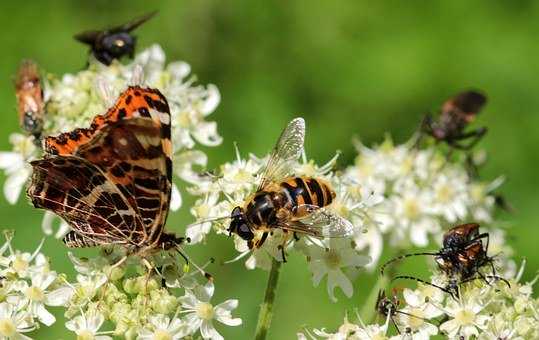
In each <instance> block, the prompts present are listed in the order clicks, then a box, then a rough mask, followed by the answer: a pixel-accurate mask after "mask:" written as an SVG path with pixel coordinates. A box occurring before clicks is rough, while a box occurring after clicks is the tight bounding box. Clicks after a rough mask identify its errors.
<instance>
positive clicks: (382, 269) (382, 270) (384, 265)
mask: <svg viewBox="0 0 539 340" xmlns="http://www.w3.org/2000/svg"><path fill="white" fill-rule="evenodd" d="M438 255H440V254H439V253H429V252H423V253H412V254H404V255H401V256H397V257H394V258H392V259H391V260H389V261H387V262H386V263H384V264H383V265H382V267H380V273H381V274H382V275H384V270H385V269H386V267H387V266H388V265H390V264H391V263H393V262H396V261H400V260H402V259H405V258H407V257H412V256H438Z"/></svg>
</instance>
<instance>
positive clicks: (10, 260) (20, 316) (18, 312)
mask: <svg viewBox="0 0 539 340" xmlns="http://www.w3.org/2000/svg"><path fill="white" fill-rule="evenodd" d="M5 234H6V242H5V243H4V244H3V245H2V247H0V277H1V279H0V282H1V285H0V297H1V299H0V301H2V302H0V338H1V339H30V338H29V337H27V336H25V335H24V334H23V333H28V332H31V331H33V330H35V329H37V328H39V327H40V324H43V325H45V326H50V325H52V324H53V323H54V322H55V321H56V318H55V317H54V315H52V314H51V313H50V312H49V310H48V308H49V307H51V306H63V305H65V304H66V303H67V301H69V299H70V298H71V296H72V294H73V291H72V289H71V288H70V287H69V285H68V283H67V281H66V279H65V276H64V275H62V274H58V273H56V272H55V271H53V270H51V269H50V266H49V260H48V259H47V258H46V257H45V256H44V255H43V254H42V253H41V245H42V244H40V245H39V246H38V247H37V249H36V250H35V251H34V252H33V253H27V252H20V251H18V250H15V249H13V247H12V245H11V240H12V235H11V233H10V232H5Z"/></svg>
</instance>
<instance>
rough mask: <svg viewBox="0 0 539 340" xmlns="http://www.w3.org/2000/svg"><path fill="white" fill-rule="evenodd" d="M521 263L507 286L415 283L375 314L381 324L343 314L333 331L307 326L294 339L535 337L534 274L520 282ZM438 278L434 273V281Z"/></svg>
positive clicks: (538, 326) (538, 330) (538, 331)
mask: <svg viewBox="0 0 539 340" xmlns="http://www.w3.org/2000/svg"><path fill="white" fill-rule="evenodd" d="M523 267H524V266H522V267H521V270H520V271H519V273H517V274H516V276H515V277H514V278H513V279H510V280H509V283H510V287H509V286H508V285H507V284H506V283H505V282H502V281H496V282H491V283H490V284H487V283H486V282H484V281H481V280H476V281H473V282H469V283H466V284H463V285H461V286H460V294H459V297H458V298H454V297H451V296H450V295H448V294H445V293H443V292H442V291H441V290H439V289H437V288H435V287H432V286H427V285H424V284H419V285H418V287H417V288H416V289H414V290H411V289H404V290H403V291H402V297H403V299H402V300H403V301H401V302H403V306H402V307H400V306H399V307H396V309H394V310H392V311H391V313H388V315H387V316H384V315H381V316H379V318H380V317H381V318H382V319H383V322H382V323H381V324H380V323H373V324H368V325H366V324H365V323H364V322H363V321H362V320H361V318H360V317H359V316H358V322H357V323H353V322H350V321H349V320H348V318H347V317H346V318H345V320H344V323H343V324H342V325H341V326H340V327H339V328H338V330H337V331H336V332H333V333H332V332H328V331H326V330H325V329H313V330H305V331H303V332H301V333H298V339H300V340H307V339H333V340H345V339H350V340H351V339H354V340H370V339H380V340H383V339H388V340H389V339H391V340H404V339H407V340H408V339H409V340H426V339H430V338H431V337H433V336H436V335H438V334H440V335H444V336H445V337H446V338H449V339H464V340H467V339H481V340H487V339H515V340H524V339H538V338H539V299H538V298H534V297H533V296H532V290H533V285H534V284H535V282H536V281H537V277H536V278H535V279H534V280H533V281H531V282H526V283H520V282H519V280H520V278H521V275H522V272H523ZM442 280H444V278H443V277H441V276H440V275H439V274H435V275H434V276H433V278H432V283H435V284H439V283H440V282H441V281H442ZM373 309H374V306H373ZM392 323H394V325H393V326H391V324H392ZM399 331H400V334H398V332H399Z"/></svg>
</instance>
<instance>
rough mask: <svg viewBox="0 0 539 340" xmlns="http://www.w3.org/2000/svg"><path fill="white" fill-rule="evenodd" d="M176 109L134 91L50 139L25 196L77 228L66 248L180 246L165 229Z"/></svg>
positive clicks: (149, 92)
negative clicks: (82, 125) (83, 123)
mask: <svg viewBox="0 0 539 340" xmlns="http://www.w3.org/2000/svg"><path fill="white" fill-rule="evenodd" d="M170 123H171V118H170V110H169V106H168V103H167V100H166V98H165V97H164V96H163V95H162V94H161V93H160V92H159V90H156V89H151V88H143V87H139V86H131V87H128V88H127V90H125V91H124V92H122V93H121V94H120V96H119V97H118V99H117V100H116V103H115V104H114V106H113V107H111V108H110V109H109V110H108V111H107V112H106V113H105V114H103V115H97V116H95V117H94V119H93V121H92V123H91V125H90V127H89V128H78V129H75V130H73V131H70V132H66V133H62V134H60V135H58V136H55V137H52V136H49V137H47V138H46V139H45V141H44V152H45V156H44V158H43V159H40V160H36V161H33V162H31V165H32V167H33V173H32V177H31V182H30V185H29V187H28V190H27V193H28V196H29V197H30V199H31V201H32V203H33V204H34V206H35V207H37V208H42V209H47V210H51V211H52V212H54V213H55V214H57V215H58V216H60V217H61V218H62V219H64V220H65V221H66V222H67V223H69V225H70V226H71V228H72V230H71V231H70V232H69V233H68V234H67V235H66V236H65V237H64V239H63V241H64V243H65V244H66V245H67V246H68V247H93V246H100V245H120V246H123V247H125V248H126V249H127V250H128V254H135V255H140V256H142V257H144V256H147V255H150V254H152V253H155V252H157V251H159V250H169V249H171V248H175V247H177V246H179V244H180V243H181V242H182V241H183V238H181V237H177V236H175V235H174V234H171V233H167V232H165V231H164V225H165V222H166V219H167V215H168V211H169V204H170V197H171V187H172V184H171V181H172V159H171V157H172V144H171V140H170V129H171V126H170Z"/></svg>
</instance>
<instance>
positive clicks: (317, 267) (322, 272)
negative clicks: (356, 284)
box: [307, 239, 370, 301]
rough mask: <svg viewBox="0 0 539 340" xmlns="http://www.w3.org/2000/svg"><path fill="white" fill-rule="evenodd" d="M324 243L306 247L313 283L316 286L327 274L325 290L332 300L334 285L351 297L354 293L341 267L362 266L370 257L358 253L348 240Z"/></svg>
mask: <svg viewBox="0 0 539 340" xmlns="http://www.w3.org/2000/svg"><path fill="white" fill-rule="evenodd" d="M324 244H325V246H326V248H322V247H318V246H314V245H313V246H311V247H309V248H308V254H307V256H308V257H309V270H310V271H311V272H312V273H313V283H314V285H315V286H318V285H319V284H320V282H321V281H322V278H324V277H325V276H326V275H327V291H328V294H329V297H330V299H331V300H332V301H337V299H336V298H335V293H334V291H335V287H340V288H341V290H342V291H343V293H344V295H346V296H347V297H351V296H352V294H353V293H354V289H353V286H352V282H351V281H350V279H349V278H348V277H347V276H346V274H345V273H344V272H343V270H342V269H343V268H354V267H363V266H365V265H366V264H368V263H369V262H370V258H369V257H368V256H364V255H360V254H358V253H357V251H356V250H355V249H354V248H352V245H351V242H350V240H346V239H330V240H329V241H325V242H324Z"/></svg>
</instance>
